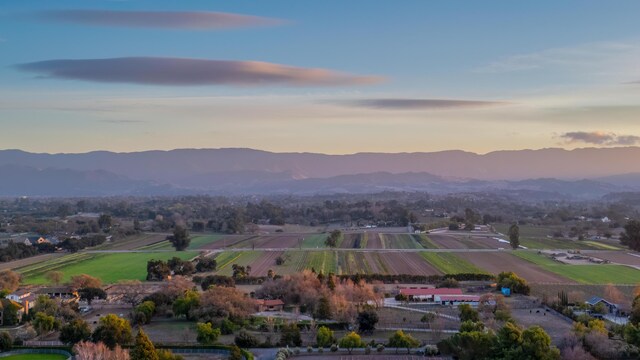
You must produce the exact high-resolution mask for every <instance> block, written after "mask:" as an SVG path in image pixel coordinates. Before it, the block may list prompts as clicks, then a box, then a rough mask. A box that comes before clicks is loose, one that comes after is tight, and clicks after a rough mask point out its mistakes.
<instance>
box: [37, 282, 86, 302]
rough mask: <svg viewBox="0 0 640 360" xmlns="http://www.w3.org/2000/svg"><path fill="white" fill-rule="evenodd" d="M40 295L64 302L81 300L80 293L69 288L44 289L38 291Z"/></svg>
mask: <svg viewBox="0 0 640 360" xmlns="http://www.w3.org/2000/svg"><path fill="white" fill-rule="evenodd" d="M38 294H40V295H47V296H49V297H50V298H52V299H60V300H62V301H63V302H65V301H68V302H75V301H78V300H79V299H80V295H78V292H77V291H75V290H73V289H71V288H70V287H68V286H58V287H44V288H41V289H39V290H38Z"/></svg>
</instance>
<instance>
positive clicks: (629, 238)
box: [620, 220, 640, 251]
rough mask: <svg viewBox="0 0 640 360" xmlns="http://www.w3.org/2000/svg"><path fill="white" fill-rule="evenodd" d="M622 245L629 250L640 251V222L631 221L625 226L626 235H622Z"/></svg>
mask: <svg viewBox="0 0 640 360" xmlns="http://www.w3.org/2000/svg"><path fill="white" fill-rule="evenodd" d="M620 243H622V244H623V245H627V246H628V247H629V249H631V250H635V251H640V221H638V220H630V221H629V222H628V223H627V224H626V225H625V226H624V233H622V234H621V235H620Z"/></svg>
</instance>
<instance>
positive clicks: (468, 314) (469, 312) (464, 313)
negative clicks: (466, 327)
mask: <svg viewBox="0 0 640 360" xmlns="http://www.w3.org/2000/svg"><path fill="white" fill-rule="evenodd" d="M458 310H459V311H460V321H462V322H465V321H473V322H478V321H480V315H479V314H478V311H476V310H475V309H474V308H472V307H471V305H469V304H461V305H458Z"/></svg>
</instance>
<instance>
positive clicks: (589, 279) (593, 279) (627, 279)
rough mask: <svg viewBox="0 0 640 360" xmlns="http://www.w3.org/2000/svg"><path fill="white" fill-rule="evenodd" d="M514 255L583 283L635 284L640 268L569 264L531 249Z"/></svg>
mask: <svg viewBox="0 0 640 360" xmlns="http://www.w3.org/2000/svg"><path fill="white" fill-rule="evenodd" d="M513 254H514V255H516V256H518V257H520V258H522V259H525V260H527V261H530V262H531V263H534V264H536V265H539V266H541V267H542V268H544V269H545V270H548V271H551V272H553V273H556V274H558V275H561V276H564V277H567V278H569V279H572V280H574V281H577V282H579V283H581V284H607V283H614V284H635V283H639V282H640V270H637V269H634V268H632V267H629V266H624V265H567V264H562V263H560V262H556V261H554V260H552V259H550V258H548V257H546V256H544V255H541V254H537V253H534V252H530V251H514V252H513Z"/></svg>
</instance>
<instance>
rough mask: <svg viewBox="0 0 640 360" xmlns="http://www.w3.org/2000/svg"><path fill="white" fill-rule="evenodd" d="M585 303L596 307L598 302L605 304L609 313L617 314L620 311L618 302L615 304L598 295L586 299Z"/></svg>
mask: <svg viewBox="0 0 640 360" xmlns="http://www.w3.org/2000/svg"><path fill="white" fill-rule="evenodd" d="M585 303H586V304H587V305H589V306H591V307H594V306H596V305H598V304H603V305H604V306H605V307H606V308H607V310H608V311H609V313H613V314H616V313H617V312H618V304H614V303H612V302H609V301H607V300H605V299H603V298H601V297H598V296H594V297H592V298H591V299H589V300H587V301H585Z"/></svg>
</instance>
